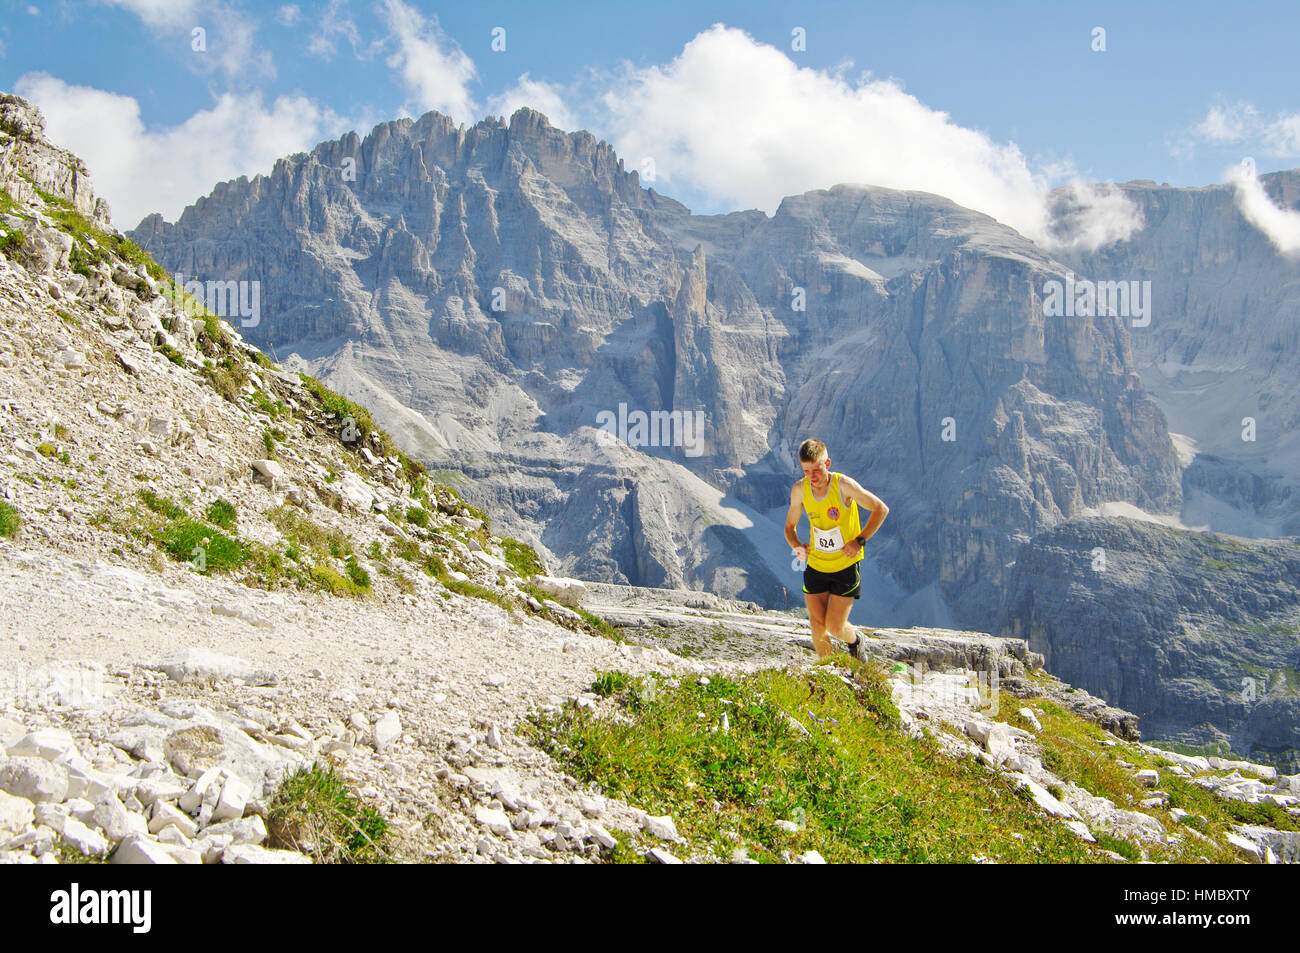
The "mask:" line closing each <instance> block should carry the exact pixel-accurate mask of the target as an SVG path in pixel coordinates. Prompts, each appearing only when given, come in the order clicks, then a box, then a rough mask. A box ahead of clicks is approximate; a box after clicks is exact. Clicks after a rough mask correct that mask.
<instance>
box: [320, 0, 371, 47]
mask: <svg viewBox="0 0 1300 953" xmlns="http://www.w3.org/2000/svg"><path fill="white" fill-rule="evenodd" d="M347 5H348V4H347V0H330V4H329V6H328V7H326V8H325V12H324V13H322V14H320V19H319V26H317V28H316V30H315V31H314V32H313V33H312V35H311V37H310V38H309V39H308V41H307V52H308V53H310V54H311V55H313V56H319V57H321V58H322V59H326V60H328V59H330V58H331V57H332V56H333V55H334V54H335V53H337V52H338V45H337V42H336V40H338V39H344V40H347V41H348V43H349V44H351V46H352V51H353V52H354V53H355V52H356V51H357V48H358V47H359V46H360V45H361V33H360V31H359V30H358V29H357V25H356V23H354V22H353V20H352V17H351V16H349V15H348V12H347Z"/></svg>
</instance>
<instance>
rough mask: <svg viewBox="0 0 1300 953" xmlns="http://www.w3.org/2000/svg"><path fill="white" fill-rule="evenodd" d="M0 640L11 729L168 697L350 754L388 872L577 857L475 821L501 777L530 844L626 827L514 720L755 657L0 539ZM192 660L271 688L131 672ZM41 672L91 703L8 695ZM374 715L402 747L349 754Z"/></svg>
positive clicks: (459, 604)
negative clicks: (210, 657)
mask: <svg viewBox="0 0 1300 953" xmlns="http://www.w3.org/2000/svg"><path fill="white" fill-rule="evenodd" d="M411 603H414V604H411ZM0 632H2V633H3V637H2V638H0V701H4V700H5V699H4V695H5V691H4V689H5V687H6V685H7V687H8V689H9V691H8V695H9V698H8V701H9V703H10V704H9V708H8V716H9V717H11V718H16V720H18V721H20V722H23V723H25V724H27V726H28V727H29V728H33V727H40V726H42V725H46V724H53V725H56V726H59V727H68V728H69V729H70V730H72V731H73V733H74V734H77V733H78V732H81V733H82V734H85V733H86V732H87V731H88V730H89V728H90V727H93V726H94V725H97V724H103V723H105V722H107V723H108V724H110V725H111V724H112V723H114V722H116V721H119V720H120V719H121V718H122V717H124V716H125V714H126V713H128V712H130V711H131V710H133V709H135V708H138V707H140V706H144V707H148V708H153V709H156V708H158V707H159V706H160V705H163V704H164V703H165V702H167V701H174V700H177V699H183V700H189V701H193V702H197V703H199V704H202V705H204V706H206V707H207V708H209V709H211V710H214V711H217V712H224V713H225V714H227V715H230V716H242V717H247V716H249V715H250V713H251V715H252V716H253V717H254V718H255V720H257V721H258V722H259V723H262V724H267V725H270V724H273V723H274V724H275V725H278V726H284V725H289V724H293V725H296V726H297V727H298V728H301V729H305V730H306V733H307V734H309V735H310V736H312V738H313V739H314V740H313V742H312V752H311V753H313V754H318V753H319V752H320V751H321V749H322V748H324V747H326V746H329V748H332V749H340V748H342V747H343V745H344V744H345V743H346V744H347V747H346V749H345V750H334V751H333V753H332V754H331V758H332V759H333V760H334V761H335V762H336V763H338V764H339V770H340V771H341V772H342V773H343V774H344V776H345V777H347V778H348V779H349V780H350V781H351V782H352V783H353V784H354V785H356V786H357V788H358V789H360V790H361V791H362V793H363V794H364V795H365V796H366V797H368V798H369V799H371V800H372V801H374V802H376V803H377V804H378V805H379V806H380V808H381V810H382V811H383V812H384V813H385V815H386V816H388V817H390V818H391V819H392V820H393V821H394V829H395V832H396V833H397V835H398V837H397V846H396V848H395V856H396V857H397V858H398V859H401V860H460V861H465V860H498V861H511V860H530V859H543V858H544V859H553V860H561V859H570V858H574V859H577V858H584V857H590V856H591V855H592V854H594V853H595V850H594V849H586V850H582V849H577V850H559V851H557V850H554V849H553V848H551V847H544V846H543V845H542V843H541V842H540V841H539V839H538V835H537V834H535V833H533V832H531V831H528V830H525V831H523V832H519V831H514V830H507V831H504V832H501V831H498V832H497V833H492V832H491V830H490V829H489V828H488V827H487V825H485V823H484V822H483V821H482V819H481V817H480V812H481V810H482V809H483V808H484V807H486V808H487V809H489V810H492V809H493V807H492V804H493V801H492V799H491V798H490V797H484V795H485V794H487V795H490V794H491V793H492V791H491V789H492V788H493V787H495V786H496V784H497V783H498V782H501V781H504V783H505V786H506V788H507V789H510V790H513V791H515V792H517V793H521V794H522V795H523V796H524V797H525V798H526V799H529V800H530V801H531V802H532V805H533V806H534V807H535V810H534V811H533V812H532V813H533V814H534V815H536V817H537V818H538V819H540V820H542V822H543V823H544V824H545V825H546V826H545V827H544V828H542V830H544V831H549V830H550V829H551V825H553V824H555V823H564V822H568V823H570V824H574V825H576V824H581V823H583V822H584V817H585V819H586V821H591V820H595V821H598V822H599V823H601V824H603V825H604V826H605V827H606V828H608V829H609V830H610V831H612V832H615V833H616V836H620V835H618V834H617V832H618V831H619V830H624V831H628V830H635V829H637V828H638V827H639V820H640V813H639V812H638V811H636V810H635V809H633V808H630V807H628V806H626V805H621V804H618V803H616V802H612V801H610V802H605V803H602V800H603V799H601V798H599V796H598V792H596V791H591V790H584V789H582V788H581V786H580V785H578V784H577V783H576V782H575V781H574V780H573V779H572V778H567V777H565V776H564V774H563V772H562V771H561V769H560V768H559V767H558V766H557V765H556V764H555V763H554V762H553V761H552V759H551V758H550V757H549V756H548V755H546V754H545V753H543V752H541V751H539V750H537V749H535V748H533V747H531V746H530V745H528V744H527V743H526V742H525V741H524V739H523V738H522V737H520V736H519V735H518V734H517V733H516V732H515V731H514V728H515V727H516V725H517V723H518V722H519V720H520V719H521V718H522V717H523V716H524V715H525V714H526V713H527V712H528V711H529V710H531V709H534V708H545V707H547V706H553V705H560V704H562V703H563V702H564V701H565V700H567V699H570V698H573V697H575V696H580V695H581V694H582V693H583V692H585V691H586V690H587V688H588V687H589V686H590V685H591V682H592V680H593V679H594V677H595V675H596V674H597V673H598V672H600V671H606V670H609V669H614V668H617V669H621V670H623V671H628V672H631V673H633V674H640V673H643V672H647V671H663V672H671V673H678V674H686V673H691V672H706V671H707V672H718V671H729V672H733V673H736V672H739V671H743V670H751V669H754V668H758V667H762V666H763V665H764V664H770V662H768V663H765V662H764V660H762V659H754V660H751V661H749V662H747V663H724V662H718V661H713V662H709V663H705V662H703V661H697V660H692V659H680V658H677V657H675V656H673V655H671V654H669V653H667V652H665V651H663V650H661V649H649V648H642V647H640V646H631V645H618V644H617V643H614V642H612V641H610V640H607V639H604V638H598V637H594V636H589V635H585V634H581V633H574V632H571V631H568V630H566V629H563V628H561V627H559V626H557V625H554V624H552V623H550V622H547V621H544V620H541V619H538V618H535V617H529V616H525V615H523V614H522V613H518V612H516V613H513V614H512V613H508V612H506V611H505V610H503V609H501V608H499V607H498V606H496V605H493V604H491V603H486V602H482V601H480V600H474V599H468V598H464V597H461V596H459V595H452V596H451V598H450V599H446V598H444V597H443V596H441V595H439V594H437V587H436V586H435V585H433V584H432V583H430V584H429V585H428V586H426V587H424V588H423V589H421V591H420V592H419V593H418V594H417V595H416V596H413V597H411V598H410V600H409V601H408V602H407V603H404V604H396V605H395V604H393V603H392V602H389V603H388V604H386V605H381V604H368V603H366V602H364V601H356V600H349V599H340V598H334V597H331V596H325V595H319V594H304V595H286V594H282V593H267V592H262V591H260V590H255V589H249V588H245V587H243V586H239V585H236V584H232V583H230V582H228V581H225V580H221V579H218V578H210V577H204V576H199V575H197V574H194V573H191V572H188V571H186V570H185V569H183V568H180V567H175V566H168V567H166V569H165V570H164V572H163V574H162V575H157V574H154V573H152V572H141V571H137V570H134V569H131V568H128V567H126V566H123V565H114V564H111V563H108V562H103V561H99V560H84V559H77V558H76V557H74V556H71V555H68V554H66V553H61V552H57V551H53V550H35V551H33V550H29V549H25V548H24V549H20V548H18V547H17V546H15V545H12V544H0ZM193 648H202V649H207V650H211V651H213V652H217V653H221V654H223V655H229V656H235V657H238V658H240V659H245V660H247V661H248V662H249V663H251V664H252V667H253V668H254V669H260V670H265V671H267V672H270V673H274V675H275V676H277V679H276V684H275V685H273V686H269V687H268V686H256V685H253V684H251V682H253V681H257V679H249V680H248V682H247V683H246V682H244V680H242V679H237V678H235V679H232V678H224V679H216V680H213V681H211V682H208V683H199V684H177V683H175V682H173V681H171V680H170V679H168V678H167V677H165V676H162V675H161V674H159V673H157V672H155V671H150V670H148V668H147V667H148V666H150V665H152V664H153V663H155V662H156V661H157V660H158V659H160V658H162V657H164V656H169V655H172V654H174V653H177V652H180V651H182V650H185V649H193ZM56 663H64V664H69V665H71V667H73V668H75V669H77V670H79V671H81V672H82V673H83V674H82V675H81V676H80V678H81V679H82V680H83V681H82V683H81V687H82V688H83V689H84V691H85V693H86V694H87V695H88V696H90V697H89V698H81V699H76V698H74V699H67V700H71V701H72V702H73V704H72V705H70V706H66V705H65V706H57V705H55V706H52V705H51V704H50V703H49V702H50V699H48V698H44V699H39V700H37V699H34V698H32V697H31V695H32V693H31V692H30V691H28V692H27V694H26V696H24V694H23V691H22V690H23V688H24V685H27V686H28V687H30V684H31V683H33V682H34V681H35V678H34V676H36V675H38V674H39V673H40V672H41V671H49V670H50V667H51V666H52V665H54V664H56ZM15 689H17V691H15ZM100 693H102V694H103V697H102V698H100V699H98V700H96V699H95V697H94V696H96V695H99V694H100ZM56 700H59V699H56ZM390 711H392V712H394V713H396V714H397V716H398V718H399V720H400V724H401V735H400V738H399V739H398V740H397V741H395V742H394V743H393V744H392V746H391V747H387V748H385V750H384V751H383V754H380V753H379V752H378V751H376V750H375V749H374V748H373V747H372V746H371V745H368V744H365V743H362V738H360V737H358V738H356V739H355V743H351V742H352V740H353V739H352V737H351V736H355V735H362V736H364V735H365V732H367V731H369V730H371V728H372V726H373V725H374V724H375V723H376V722H377V721H378V719H379V718H380V717H382V716H383V715H384V714H385V713H387V712H390ZM349 732H350V733H351V735H349ZM331 742H333V744H331ZM476 795H477V796H476ZM584 799H585V800H584ZM499 806H500V805H497V807H498V808H499ZM584 808H585V814H584ZM539 827H540V825H539Z"/></svg>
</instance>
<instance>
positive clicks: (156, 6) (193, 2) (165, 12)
mask: <svg viewBox="0 0 1300 953" xmlns="http://www.w3.org/2000/svg"><path fill="white" fill-rule="evenodd" d="M102 2H103V3H106V4H108V5H109V6H110V7H118V8H120V9H122V10H126V11H128V12H130V13H134V14H135V15H136V16H137V17H139V18H140V20H141V21H142V22H143V23H144V24H145V26H147V27H149V28H150V29H152V30H155V31H157V32H159V33H163V32H171V31H176V30H188V29H190V28H191V27H194V26H197V25H198V19H199V3H198V0H102Z"/></svg>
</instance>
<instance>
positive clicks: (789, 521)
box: [785, 480, 808, 559]
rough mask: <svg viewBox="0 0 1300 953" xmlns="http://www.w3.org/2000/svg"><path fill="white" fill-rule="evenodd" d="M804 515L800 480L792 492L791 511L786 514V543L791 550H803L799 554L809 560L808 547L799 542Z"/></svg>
mask: <svg viewBox="0 0 1300 953" xmlns="http://www.w3.org/2000/svg"><path fill="white" fill-rule="evenodd" d="M802 515H803V481H802V480H800V481H799V482H798V483H796V484H795V485H794V489H793V490H791V491H790V509H789V510H788V511H787V512H786V514H785V541H786V542H787V543H789V544H790V548H791V549H802V550H803V551H802V552H801V553H800V554H799V555H800V556H802V557H803V558H804V559H807V558H808V547H807V546H806V545H804V544H803V543H801V542H799V533H798V528H799V517H800V516H802Z"/></svg>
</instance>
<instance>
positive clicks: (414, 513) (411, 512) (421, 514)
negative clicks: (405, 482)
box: [406, 506, 429, 527]
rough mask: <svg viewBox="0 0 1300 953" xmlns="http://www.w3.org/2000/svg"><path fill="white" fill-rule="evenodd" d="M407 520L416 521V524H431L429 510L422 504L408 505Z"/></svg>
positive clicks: (424, 525) (422, 525)
mask: <svg viewBox="0 0 1300 953" xmlns="http://www.w3.org/2000/svg"><path fill="white" fill-rule="evenodd" d="M406 521H407V522H408V523H414V524H415V525H416V526H421V527H427V526H428V525H429V511H428V510H426V509H425V508H424V507H422V506H408V507H407V508H406Z"/></svg>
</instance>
